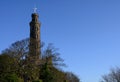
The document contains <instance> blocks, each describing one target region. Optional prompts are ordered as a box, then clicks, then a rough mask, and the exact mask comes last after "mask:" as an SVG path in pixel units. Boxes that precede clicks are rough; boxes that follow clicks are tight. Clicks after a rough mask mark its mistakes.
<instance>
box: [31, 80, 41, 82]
mask: <svg viewBox="0 0 120 82" xmlns="http://www.w3.org/2000/svg"><path fill="white" fill-rule="evenodd" d="M32 82H43V81H42V80H36V81H32Z"/></svg>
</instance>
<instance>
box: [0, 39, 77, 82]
mask: <svg viewBox="0 0 120 82" xmlns="http://www.w3.org/2000/svg"><path fill="white" fill-rule="evenodd" d="M28 45H29V39H25V40H21V41H17V42H15V43H13V44H12V45H11V46H10V47H9V48H8V49H5V50H4V51H3V53H2V54H1V55H0V82H24V81H25V82H79V81H78V78H77V76H75V75H74V74H71V75H72V76H71V75H70V76H69V74H68V76H69V77H68V76H66V73H65V72H64V71H61V70H59V69H58V68H59V66H65V64H64V63H63V59H62V58H60V56H59V55H60V54H59V53H58V52H57V51H56V48H54V47H53V46H52V45H51V44H50V45H48V47H47V48H45V49H42V50H43V51H41V52H42V53H41V55H42V59H41V60H38V62H39V61H40V62H39V63H38V64H36V63H35V62H34V61H32V60H33V57H31V58H32V59H31V58H29V56H28V53H29V49H28Z"/></svg>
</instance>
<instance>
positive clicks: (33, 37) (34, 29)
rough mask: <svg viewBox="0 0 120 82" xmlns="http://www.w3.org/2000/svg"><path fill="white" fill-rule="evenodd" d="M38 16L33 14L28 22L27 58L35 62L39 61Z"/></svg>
mask: <svg viewBox="0 0 120 82" xmlns="http://www.w3.org/2000/svg"><path fill="white" fill-rule="evenodd" d="M38 18H39V16H38V14H37V13H36V12H34V13H33V14H32V20H31V22H30V45H29V58H30V60H31V61H37V60H39V59H40V54H41V50H40V25H41V23H40V22H39V21H38Z"/></svg>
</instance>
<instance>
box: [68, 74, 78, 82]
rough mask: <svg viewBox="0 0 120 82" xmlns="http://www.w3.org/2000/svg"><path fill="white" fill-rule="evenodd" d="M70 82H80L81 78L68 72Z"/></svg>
mask: <svg viewBox="0 0 120 82" xmlns="http://www.w3.org/2000/svg"><path fill="white" fill-rule="evenodd" d="M66 79H67V80H68V82H80V80H79V78H78V77H77V76H76V75H75V74H74V73H72V72H66Z"/></svg>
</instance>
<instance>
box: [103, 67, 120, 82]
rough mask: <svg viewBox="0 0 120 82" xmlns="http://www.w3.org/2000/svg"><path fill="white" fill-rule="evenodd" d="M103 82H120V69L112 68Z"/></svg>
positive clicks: (104, 76)
mask: <svg viewBox="0 0 120 82" xmlns="http://www.w3.org/2000/svg"><path fill="white" fill-rule="evenodd" d="M101 82H120V68H118V67H117V68H112V69H111V70H110V73H109V74H106V75H103V76H102V80H101Z"/></svg>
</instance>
